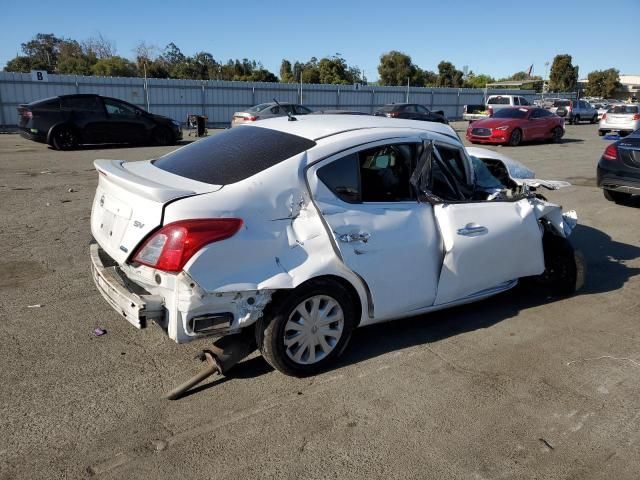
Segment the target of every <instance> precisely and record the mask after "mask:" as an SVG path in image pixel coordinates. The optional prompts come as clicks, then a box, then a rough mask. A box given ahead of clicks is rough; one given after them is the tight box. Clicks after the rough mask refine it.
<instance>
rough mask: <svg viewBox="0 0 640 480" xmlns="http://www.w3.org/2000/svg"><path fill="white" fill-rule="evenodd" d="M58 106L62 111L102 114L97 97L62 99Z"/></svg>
mask: <svg viewBox="0 0 640 480" xmlns="http://www.w3.org/2000/svg"><path fill="white" fill-rule="evenodd" d="M60 106H61V107H62V110H73V111H74V112H102V104H101V103H100V101H99V100H98V97H62V98H61V99H60Z"/></svg>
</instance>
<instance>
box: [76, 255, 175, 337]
mask: <svg viewBox="0 0 640 480" xmlns="http://www.w3.org/2000/svg"><path fill="white" fill-rule="evenodd" d="M89 251H90V255H91V276H92V277H93V281H94V282H95V284H96V287H97V288H98V291H99V292H100V293H101V294H102V296H103V297H104V299H105V300H106V301H107V303H109V305H111V307H113V308H114V309H115V310H116V311H117V312H118V313H119V314H120V315H122V316H123V317H124V318H125V319H126V320H127V321H128V322H129V323H130V324H131V325H133V326H134V327H136V328H145V327H146V326H147V321H148V320H155V321H156V322H162V321H163V319H164V316H165V308H164V301H163V298H162V297H161V296H159V295H151V294H149V293H148V292H146V291H144V289H142V288H141V287H140V286H138V285H135V284H133V283H132V282H130V281H127V279H126V277H124V276H122V275H119V274H118V270H117V269H118V266H117V265H115V264H114V265H109V264H107V265H105V263H104V262H103V259H102V258H101V256H100V247H99V246H98V244H95V243H94V244H92V245H91V246H90V247H89Z"/></svg>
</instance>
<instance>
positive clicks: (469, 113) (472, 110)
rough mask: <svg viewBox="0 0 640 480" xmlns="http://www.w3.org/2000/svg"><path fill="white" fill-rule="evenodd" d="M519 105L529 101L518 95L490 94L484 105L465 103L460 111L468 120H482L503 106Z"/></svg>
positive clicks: (527, 103) (526, 103)
mask: <svg viewBox="0 0 640 480" xmlns="http://www.w3.org/2000/svg"><path fill="white" fill-rule="evenodd" d="M521 105H525V106H528V105H531V103H529V101H528V100H527V99H526V98H524V97H521V96H519V95H490V96H489V97H487V103H486V105H483V104H477V105H472V104H469V105H465V106H464V107H463V111H462V119H463V120H467V121H469V122H474V121H476V120H482V119H483V118H487V117H490V116H491V115H493V113H494V112H495V111H496V110H500V109H501V108H505V107H519V106H521Z"/></svg>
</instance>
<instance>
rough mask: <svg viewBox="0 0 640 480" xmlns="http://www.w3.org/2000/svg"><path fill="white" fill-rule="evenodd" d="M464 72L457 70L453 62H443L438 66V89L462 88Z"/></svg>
mask: <svg viewBox="0 0 640 480" xmlns="http://www.w3.org/2000/svg"><path fill="white" fill-rule="evenodd" d="M463 76H464V74H463V73H462V71H460V70H458V69H456V67H455V65H453V63H451V62H447V61H444V60H443V61H441V62H440V63H439V64H438V80H437V85H438V87H454V88H459V87H462V77H463Z"/></svg>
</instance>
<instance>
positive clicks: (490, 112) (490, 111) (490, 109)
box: [487, 107, 493, 117]
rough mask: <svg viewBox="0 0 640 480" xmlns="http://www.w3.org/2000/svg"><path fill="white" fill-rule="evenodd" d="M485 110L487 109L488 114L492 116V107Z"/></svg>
mask: <svg viewBox="0 0 640 480" xmlns="http://www.w3.org/2000/svg"><path fill="white" fill-rule="evenodd" d="M487 110H488V111H489V116H490V117H493V107H489V108H488V109H487Z"/></svg>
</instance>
